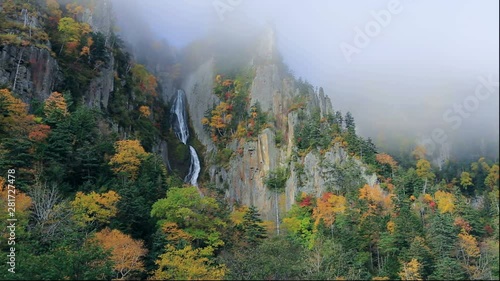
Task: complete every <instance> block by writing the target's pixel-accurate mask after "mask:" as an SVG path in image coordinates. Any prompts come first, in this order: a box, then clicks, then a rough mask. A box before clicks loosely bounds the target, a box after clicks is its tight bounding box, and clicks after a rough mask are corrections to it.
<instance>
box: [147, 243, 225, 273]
mask: <svg viewBox="0 0 500 281" xmlns="http://www.w3.org/2000/svg"><path fill="white" fill-rule="evenodd" d="M212 255H213V248H212V247H210V246H208V247H206V248H198V249H193V248H192V247H191V245H188V246H186V247H184V248H182V249H176V248H175V247H173V246H172V245H167V246H166V251H165V253H164V254H161V255H160V256H159V258H158V260H157V261H156V262H155V263H156V265H157V266H158V269H157V270H155V271H154V273H153V279H155V280H222V279H223V278H224V275H225V273H226V267H225V266H224V265H217V264H215V263H214V262H213V261H211V260H210V258H209V257H211V256H212Z"/></svg>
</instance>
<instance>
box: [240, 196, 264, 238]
mask: <svg viewBox="0 0 500 281" xmlns="http://www.w3.org/2000/svg"><path fill="white" fill-rule="evenodd" d="M242 226H243V231H244V232H245V240H246V241H247V242H248V243H249V244H250V245H256V244H259V243H260V242H261V240H262V239H265V238H267V233H266V229H265V228H264V227H263V226H262V219H261V218H260V214H259V212H258V210H257V208H256V207H255V206H253V205H252V206H250V208H248V210H247V212H246V213H245V215H244V216H243V223H242Z"/></svg>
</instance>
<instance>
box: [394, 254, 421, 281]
mask: <svg viewBox="0 0 500 281" xmlns="http://www.w3.org/2000/svg"><path fill="white" fill-rule="evenodd" d="M421 267H422V266H421V265H420V263H419V262H418V260H416V259H411V261H409V262H407V263H404V264H403V270H402V271H401V272H399V273H398V275H399V277H400V278H401V280H422V277H421V276H420V269H421Z"/></svg>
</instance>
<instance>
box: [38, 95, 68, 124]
mask: <svg viewBox="0 0 500 281" xmlns="http://www.w3.org/2000/svg"><path fill="white" fill-rule="evenodd" d="M43 111H44V113H45V116H46V117H47V118H48V120H51V121H60V120H62V119H63V118H64V117H66V116H68V115H69V112H68V105H67V104H66V99H64V96H63V95H62V94H61V93H59V92H52V94H50V96H49V97H48V98H47V99H46V100H45V106H44V108H43Z"/></svg>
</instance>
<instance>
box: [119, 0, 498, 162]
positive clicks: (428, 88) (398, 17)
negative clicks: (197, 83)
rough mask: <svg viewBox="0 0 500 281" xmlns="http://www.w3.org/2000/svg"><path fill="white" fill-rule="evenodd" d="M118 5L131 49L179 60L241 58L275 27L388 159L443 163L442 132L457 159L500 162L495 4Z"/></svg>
mask: <svg viewBox="0 0 500 281" xmlns="http://www.w3.org/2000/svg"><path fill="white" fill-rule="evenodd" d="M113 4H114V7H115V11H116V17H117V24H118V26H119V27H120V32H119V33H120V34H121V36H123V37H124V38H126V40H127V41H128V42H136V43H135V44H139V45H138V46H140V44H141V43H142V44H144V42H145V41H150V40H156V41H160V40H164V41H165V42H168V44H169V46H171V50H172V53H176V54H178V53H179V52H180V51H181V50H182V49H183V48H185V47H187V46H190V45H192V44H193V43H194V42H196V44H199V45H201V47H202V48H205V49H206V51H207V54H208V56H210V55H209V54H210V51H209V49H210V46H215V45H217V46H218V47H217V48H219V49H221V48H225V49H224V51H223V52H226V51H228V52H230V51H231V50H233V52H236V53H237V52H238V51H241V50H242V49H244V47H248V46H249V45H250V46H251V45H252V38H254V37H255V36H256V34H259V32H260V30H262V29H263V27H264V26H268V25H271V26H272V27H273V28H274V30H275V32H276V40H277V49H278V50H279V52H280V54H281V55H282V56H283V60H284V63H285V64H287V65H288V66H289V68H290V70H291V71H292V72H293V73H294V74H295V76H296V77H297V78H298V77H302V78H303V79H305V80H307V81H309V82H310V83H311V84H313V85H314V86H317V87H319V86H321V87H323V88H324V89H325V93H326V94H327V95H329V96H330V97H331V99H332V101H333V107H334V108H335V110H342V112H346V111H351V112H352V113H353V115H354V117H355V119H356V122H357V130H358V132H359V133H360V134H361V135H363V136H365V137H371V138H372V139H374V141H375V143H376V144H377V146H378V147H379V148H381V149H382V150H386V151H390V152H397V151H398V149H399V147H401V143H408V144H411V146H414V145H415V144H418V143H424V144H426V146H427V148H428V150H429V151H433V150H434V151H435V152H434V155H433V156H434V157H438V154H439V150H440V148H439V147H440V146H441V144H440V143H438V142H436V141H435V140H432V134H433V131H435V130H438V131H440V132H441V130H443V132H444V134H446V137H447V139H448V141H447V144H449V145H450V148H451V151H452V156H454V157H459V158H463V157H465V158H470V157H476V155H479V154H487V155H489V156H491V157H494V158H497V157H498V138H499V131H498V127H499V108H498V102H499V100H498V68H499V65H498V61H499V59H498V50H499V48H498V46H499V45H498V41H499V35H498V34H499V30H498V19H499V14H498V2H495V1H483V2H481V3H474V4H473V3H470V2H466V1H459V2H453V4H451V3H450V2H440V3H434V2H432V3H431V2H430V1H421V2H414V1H370V2H363V3H340V2H330V1H313V2H293V3H291V2H289V1H272V2H270V3H269V2H265V1H166V2H165V1H155V0H146V1H141V3H140V4H138V3H137V1H133V0H125V1H123V0H117V1H114V2H113ZM367 30H368V31H367ZM242 47H243V48H242ZM140 49H141V48H135V49H134V50H135V51H136V52H139V53H140ZM236 53H235V54H236ZM234 57H235V58H236V57H238V56H237V55H235V56H234ZM480 77H483V78H484V79H486V80H487V81H490V82H489V83H490V84H491V85H490V87H488V88H487V89H482V90H481V91H486V92H485V94H488V97H487V98H485V99H482V100H479V99H476V100H474V99H473V96H474V93H475V90H476V88H477V87H478V85H481V83H482V82H481V81H482V80H481V79H480ZM468 99H469V100H468ZM476 101H477V104H476ZM467 103H469V104H467ZM464 106H465V107H466V108H464V112H463V113H461V112H460V107H464ZM449 110H451V111H452V112H451V113H450V112H448V111H449ZM454 117H455V118H460V119H461V120H460V121H451V120H453V118H454ZM457 122H460V125H459V126H456V123H457ZM429 139H431V140H432V142H433V143H434V144H429V141H428V140H429ZM433 145H435V146H436V148H435V149H433ZM465 147H466V148H467V149H464V148H465ZM405 149H406V150H408V149H409V148H405ZM472 155H474V156H472Z"/></svg>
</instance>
